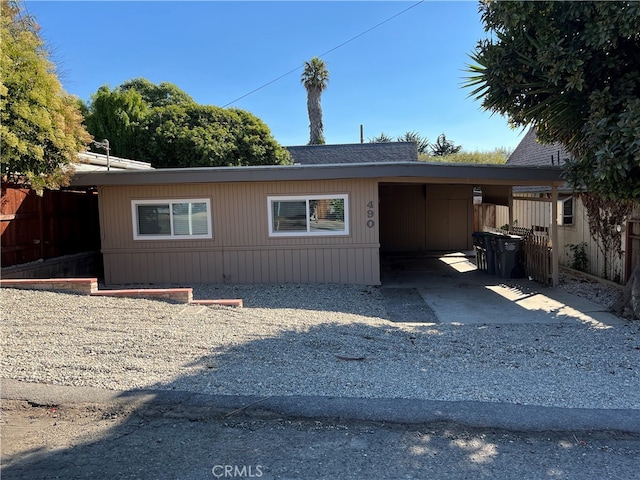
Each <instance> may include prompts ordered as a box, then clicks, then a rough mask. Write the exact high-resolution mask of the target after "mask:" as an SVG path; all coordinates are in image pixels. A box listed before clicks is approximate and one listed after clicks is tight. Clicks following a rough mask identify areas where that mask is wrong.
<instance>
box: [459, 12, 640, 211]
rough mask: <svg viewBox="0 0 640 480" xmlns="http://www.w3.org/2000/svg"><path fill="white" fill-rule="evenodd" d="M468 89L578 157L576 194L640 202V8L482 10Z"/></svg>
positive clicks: (573, 171)
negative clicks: (487, 34)
mask: <svg viewBox="0 0 640 480" xmlns="http://www.w3.org/2000/svg"><path fill="white" fill-rule="evenodd" d="M480 13H481V16H482V21H483V22H484V25H485V30H486V31H487V32H490V33H491V35H490V37H489V38H487V39H485V40H481V41H480V42H479V43H478V45H477V47H476V50H475V52H474V53H473V55H472V56H471V58H472V60H473V61H474V62H475V63H474V64H473V65H470V66H469V67H468V71H469V72H470V73H471V74H472V76H470V77H469V78H468V81H467V86H469V87H472V88H474V90H473V91H472V93H471V95H473V96H475V97H476V98H478V99H480V100H482V105H483V107H484V108H485V109H487V110H491V111H493V112H496V113H500V114H502V115H506V116H507V117H508V118H509V121H510V122H511V123H512V124H513V125H514V126H522V127H526V126H534V127H535V128H536V132H537V136H538V138H539V139H540V140H541V141H543V142H556V141H558V142H561V143H562V144H564V145H565V147H566V148H567V150H569V152H571V154H572V155H573V159H572V160H570V161H569V162H568V163H567V165H566V167H565V169H566V176H567V179H568V181H569V183H570V184H571V185H572V186H573V188H574V189H576V190H586V191H588V192H589V193H591V194H596V195H600V196H602V197H604V198H615V199H635V200H638V199H640V2H634V1H626V2H622V1H616V2H569V1H565V2H555V1H537V2H522V1H518V2H516V1H510V2H495V1H483V2H481V3H480Z"/></svg>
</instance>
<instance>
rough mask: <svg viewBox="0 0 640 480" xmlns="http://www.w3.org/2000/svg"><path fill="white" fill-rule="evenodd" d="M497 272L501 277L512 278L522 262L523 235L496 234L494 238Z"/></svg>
mask: <svg viewBox="0 0 640 480" xmlns="http://www.w3.org/2000/svg"><path fill="white" fill-rule="evenodd" d="M493 244H494V248H495V264H496V273H497V274H498V277H500V278H512V277H513V272H514V270H515V269H516V267H517V266H518V265H519V263H520V250H521V245H522V237H520V236H518V235H496V237H495V238H494V243H493Z"/></svg>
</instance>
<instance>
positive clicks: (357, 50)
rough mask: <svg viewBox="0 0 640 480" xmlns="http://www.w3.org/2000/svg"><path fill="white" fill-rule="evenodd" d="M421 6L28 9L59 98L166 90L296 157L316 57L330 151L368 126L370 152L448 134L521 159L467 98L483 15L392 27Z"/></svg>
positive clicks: (428, 7) (31, 4)
mask: <svg viewBox="0 0 640 480" xmlns="http://www.w3.org/2000/svg"><path fill="white" fill-rule="evenodd" d="M416 3H418V2H416V1H414V2H399V1H387V2H383V1H378V2H364V1H356V2H342V1H340V2H338V1H335V2H328V1H323V2H312V1H304V2H291V1H282V2H267V1H259V2H245V1H234V2H208V1H194V2H164V1H162V2H157V1H156V2H151V1H142V2H129V1H119V2H97V1H96V2H94V1H91V2H80V1H74V2H59V1H31V0H27V2H26V7H27V9H28V11H29V13H30V14H31V15H33V16H35V18H36V21H37V23H38V24H39V25H40V26H41V28H42V30H41V35H42V38H43V39H44V40H45V42H46V43H47V46H48V47H49V48H50V50H51V51H52V60H53V61H54V62H55V63H56V65H57V66H58V71H59V75H60V79H61V81H62V83H63V86H64V88H65V90H66V91H67V92H69V93H72V94H74V95H77V96H78V97H80V98H81V99H83V100H88V99H89V98H90V96H91V94H93V93H95V91H96V90H97V89H98V88H99V87H100V86H102V85H109V86H110V87H111V88H115V87H117V86H118V85H120V84H121V83H123V82H124V81H126V80H130V79H132V78H138V77H144V78H147V79H149V80H150V81H152V82H154V83H160V82H163V81H166V82H171V83H174V84H175V85H177V86H178V87H179V88H181V89H182V90H184V91H185V92H187V93H188V94H189V95H191V96H192V97H193V98H194V99H195V100H196V101H197V102H198V103H201V104H206V105H217V106H226V105H228V104H230V103H231V102H233V103H232V104H231V105H230V106H233V107H237V108H242V109H244V110H247V111H249V112H251V113H253V114H254V115H256V116H257V117H259V118H261V119H262V120H263V121H264V122H265V123H266V124H267V125H268V126H269V128H270V129H271V132H272V133H273V135H274V137H275V138H276V140H277V141H278V142H279V143H280V144H282V145H304V144H306V143H307V142H308V140H309V127H308V125H309V120H308V116H307V110H306V91H305V89H304V87H303V86H302V85H301V84H300V75H301V73H302V66H303V64H304V62H305V61H306V60H309V59H311V58H312V57H313V56H320V55H322V54H324V53H325V52H329V53H327V54H326V55H324V56H323V57H322V58H323V60H324V61H325V62H326V63H327V68H328V70H329V74H330V80H329V85H328V88H327V90H326V91H325V92H324V94H323V96H322V108H323V121H324V126H325V137H326V140H327V143H332V144H339V143H357V142H359V141H360V125H363V126H364V138H365V141H367V140H368V139H370V138H372V137H374V136H377V135H379V134H380V133H382V132H384V133H385V134H387V135H389V136H397V135H401V134H403V133H404V132H407V131H416V132H418V133H420V134H421V135H423V136H425V137H427V138H428V139H429V140H431V141H435V140H436V138H437V136H438V135H439V134H440V133H443V132H444V133H446V135H447V137H448V138H449V139H451V140H453V141H454V142H455V143H457V144H460V145H462V147H463V148H464V150H468V151H474V150H483V151H484V150H493V149H494V148H496V147H506V148H509V149H513V148H515V147H516V145H517V144H518V142H519V140H520V139H521V138H522V136H523V133H522V132H521V131H520V130H512V129H511V128H510V127H509V126H508V124H507V121H506V119H505V118H503V117H501V116H499V115H493V116H492V115H490V114H489V113H488V112H484V111H482V109H481V108H480V102H478V101H475V100H473V99H472V98H468V94H469V89H463V88H461V84H462V83H463V81H464V77H465V75H466V73H465V71H464V69H465V66H466V64H467V63H469V62H470V59H469V57H468V54H470V53H472V51H473V49H474V47H475V45H476V43H477V41H478V40H479V39H480V38H484V37H485V32H484V30H483V28H482V24H481V22H480V15H479V14H478V5H477V2H467V1H450V2H435V1H425V2H422V3H420V4H418V5H416V6H415V7H413V8H411V9H409V10H407V11H406V12H404V13H402V14H400V15H397V14H399V13H400V12H402V11H403V10H405V9H407V8H408V7H411V6H412V5H415V4H416ZM395 15H397V16H396V17H395V18H392V17H394V16H395ZM388 19H390V20H389V21H386V20H388ZM385 21H386V22H385ZM382 22H385V23H383V24H382V25H380V26H378V27H376V28H373V29H372V30H370V31H368V32H367V30H369V29H371V28H372V27H375V26H376V25H379V24H380V23H382ZM364 32H367V33H364ZM361 34H362V35H361ZM358 35H360V36H358ZM354 37H357V38H355V39H354ZM350 39H353V40H352V41H349V40H350ZM345 42H347V43H346V44H344V45H342V44H343V43H345ZM340 45H341V46H340ZM335 47H338V48H335ZM292 70H295V71H293V72H292V73H289V74H288V75H285V74H287V73H288V72H291V71H292ZM283 75H284V76H283ZM281 76H282V78H279V77H281ZM277 78H279V79H278V80H277V81H274V82H273V83H271V84H269V85H267V86H265V87H264V88H260V89H259V90H258V91H256V92H254V93H252V94H250V95H247V96H244V95H246V94H247V93H249V92H251V91H253V90H255V89H258V88H259V87H261V86H263V85H265V84H268V83H269V82H272V81H273V80H275V79H277ZM243 96H244V97H243ZM240 97H243V98H240ZM239 98H240V99H239ZM237 99H239V100H237Z"/></svg>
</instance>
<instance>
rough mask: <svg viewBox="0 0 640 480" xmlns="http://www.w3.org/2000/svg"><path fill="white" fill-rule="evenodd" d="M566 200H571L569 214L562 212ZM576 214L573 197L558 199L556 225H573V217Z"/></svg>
mask: <svg viewBox="0 0 640 480" xmlns="http://www.w3.org/2000/svg"><path fill="white" fill-rule="evenodd" d="M567 202H571V215H565V214H564V205H565V203H567ZM575 215H576V202H574V201H573V197H572V196H571V197H567V198H563V199H560V200H558V225H567V226H569V225H573V217H575Z"/></svg>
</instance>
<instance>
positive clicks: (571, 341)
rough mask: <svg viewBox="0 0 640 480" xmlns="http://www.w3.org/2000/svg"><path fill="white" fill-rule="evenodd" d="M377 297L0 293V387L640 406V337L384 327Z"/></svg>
mask: <svg viewBox="0 0 640 480" xmlns="http://www.w3.org/2000/svg"><path fill="white" fill-rule="evenodd" d="M381 290H382V289H380V288H374V287H355V286H337V285H305V286H302V285H283V286H277V285H276V286H221V287H215V286H208V287H197V288H196V290H195V291H194V293H195V294H196V297H197V298H243V299H244V302H245V307H244V308H242V309H234V308H225V307H194V306H185V305H183V304H171V303H165V302H160V301H154V300H140V299H127V298H109V297H87V296H79V295H72V294H64V293H52V292H42V291H29V290H17V289H6V288H2V290H1V295H2V317H3V318H2V325H3V349H2V356H1V359H2V376H3V377H4V378H11V379H15V380H24V381H29V382H41V383H50V384H57V385H74V386H94V387H102V388H106V389H113V390H129V389H136V388H152V389H175V390H187V391H195V392H202V393H211V394H223V395H257V396H270V395H321V396H344V397H361V398H370V397H376V398H420V399H432V400H480V401H490V402H509V403H516V404H530V405H543V406H561V407H584V408H640V375H639V372H640V335H639V333H640V326H639V325H638V324H624V325H617V326H612V327H608V328H594V327H593V326H589V325H540V324H529V325H527V324H519V325H491V324H487V325H445V324H437V323H397V322H394V321H391V320H392V318H391V316H390V314H389V309H388V306H389V304H388V299H385V298H384V296H383V295H382V293H381Z"/></svg>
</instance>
